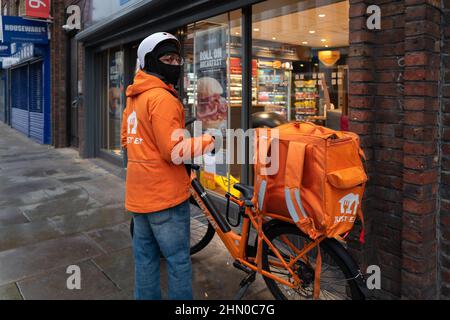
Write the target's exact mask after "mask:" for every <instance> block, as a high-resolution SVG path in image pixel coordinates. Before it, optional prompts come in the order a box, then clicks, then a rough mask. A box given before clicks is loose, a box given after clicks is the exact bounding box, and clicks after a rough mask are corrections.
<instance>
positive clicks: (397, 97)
mask: <svg viewBox="0 0 450 320" xmlns="http://www.w3.org/2000/svg"><path fill="white" fill-rule="evenodd" d="M350 2H351V7H350V19H351V21H350V52H351V57H350V61H349V68H350V86H351V88H350V97H349V99H350V110H351V111H350V116H351V129H352V130H353V131H355V132H357V133H359V134H360V135H361V136H362V138H363V144H364V148H365V150H366V152H367V154H368V157H369V161H368V167H369V172H370V178H371V182H370V187H369V188H368V191H367V194H366V200H365V203H366V205H365V212H366V216H367V219H368V224H367V244H366V245H365V246H364V247H362V248H361V247H360V246H359V245H358V244H357V243H356V242H352V243H351V246H352V249H353V252H354V253H355V256H356V257H358V260H359V261H360V262H361V264H362V265H363V267H365V266H367V265H370V264H376V265H379V266H380V267H381V269H382V291H380V292H373V296H374V297H375V298H377V297H382V298H403V299H430V298H437V297H438V296H439V290H438V284H439V283H440V282H442V283H445V281H440V277H439V273H438V266H439V263H438V262H439V259H438V258H439V252H440V253H441V264H442V266H444V262H445V261H446V260H445V257H446V255H445V254H444V252H447V251H445V247H443V246H441V247H439V241H438V239H439V236H438V234H439V229H438V226H439V224H438V217H439V215H440V213H439V206H440V201H439V200H440V199H439V187H440V186H439V176H440V160H439V159H440V157H439V144H440V130H439V124H440V122H441V121H445V119H446V118H445V116H441V113H440V97H439V94H440V92H439V90H440V88H441V86H440V76H441V71H442V69H441V67H440V60H441V54H440V45H441V30H442V28H441V23H442V22H443V21H445V20H443V17H442V12H441V4H442V3H441V1H427V0H404V1H386V0H378V1H361V0H350ZM371 4H376V5H378V6H380V8H381V13H382V21H381V30H375V31H371V30H367V27H366V19H367V14H366V9H367V7H368V6H369V5H371ZM447 21H449V19H448V18H447ZM447 23H448V22H447ZM447 49H448V47H447ZM448 62H449V65H450V59H449V60H448ZM362 73H363V74H365V76H361V74H362ZM362 79H363V81H361V80H362ZM444 91H445V90H444ZM447 92H448V93H449V98H450V90H448V91H447ZM449 101H450V99H449ZM444 111H445V110H444ZM447 135H448V134H447ZM442 149H443V152H444V153H445V150H446V149H445V144H444V145H443V148H442ZM444 163H445V160H444ZM443 177H445V173H444V172H443ZM444 182H445V181H444V179H443V184H442V187H441V188H440V189H441V193H445V192H446V191H445V187H444ZM443 196H444V194H443ZM449 198H450V197H449ZM442 203H443V204H445V200H443V201H442ZM442 207H443V210H444V211H445V209H444V208H445V206H442ZM447 207H448V206H447ZM446 222H448V220H446V219H445V218H444V214H443V213H441V231H442V230H448V224H447V226H445V223H446ZM446 234H448V231H446V232H443V239H442V243H444V238H445V235H446ZM447 240H448V238H447ZM440 249H441V250H440ZM447 263H448V260H447ZM447 266H448V264H447ZM446 270H447V271H448V269H445V268H444V267H442V272H441V274H442V276H441V278H442V280H444V279H445V272H446ZM447 275H448V273H447ZM443 286H444V287H445V285H444V284H443Z"/></svg>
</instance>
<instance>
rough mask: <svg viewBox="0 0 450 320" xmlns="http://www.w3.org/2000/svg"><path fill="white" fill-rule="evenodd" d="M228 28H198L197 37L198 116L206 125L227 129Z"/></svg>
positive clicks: (207, 126)
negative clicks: (203, 29) (201, 29)
mask: <svg viewBox="0 0 450 320" xmlns="http://www.w3.org/2000/svg"><path fill="white" fill-rule="evenodd" d="M226 30H227V29H226V28H224V27H217V28H213V29H208V30H205V31H198V32H196V33H195V37H194V52H195V74H196V79H197V108H196V111H197V119H198V120H199V121H202V123H203V129H205V130H206V129H219V130H221V131H225V130H226V129H227V124H228V101H227V50H226V45H227V41H226Z"/></svg>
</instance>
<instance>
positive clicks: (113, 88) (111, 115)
mask: <svg viewBox="0 0 450 320" xmlns="http://www.w3.org/2000/svg"><path fill="white" fill-rule="evenodd" d="M123 60H124V53H123V51H122V50H121V49H120V48H118V49H112V50H109V51H108V53H107V66H108V75H107V78H106V82H107V84H106V85H107V93H106V96H105V99H104V102H103V108H104V109H103V110H102V116H103V121H102V132H103V135H102V141H101V144H102V149H103V150H104V151H107V152H108V153H112V154H113V155H116V156H120V155H121V145H120V132H121V124H122V113H123V110H124V108H125V101H124V94H125V92H124V61H123Z"/></svg>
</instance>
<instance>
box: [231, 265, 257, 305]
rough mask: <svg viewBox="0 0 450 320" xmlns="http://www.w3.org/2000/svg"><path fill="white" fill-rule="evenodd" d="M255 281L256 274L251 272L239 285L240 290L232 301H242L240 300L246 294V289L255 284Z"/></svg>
mask: <svg viewBox="0 0 450 320" xmlns="http://www.w3.org/2000/svg"><path fill="white" fill-rule="evenodd" d="M255 280H256V272H254V271H253V272H251V273H250V274H249V275H248V276H247V277H246V278H245V279H244V280H242V282H241V285H240V287H241V289H240V290H239V292H238V293H237V294H236V296H235V297H234V299H233V300H242V298H243V297H244V295H245V294H246V293H247V291H248V289H249V288H250V286H251V285H252V284H253V282H255Z"/></svg>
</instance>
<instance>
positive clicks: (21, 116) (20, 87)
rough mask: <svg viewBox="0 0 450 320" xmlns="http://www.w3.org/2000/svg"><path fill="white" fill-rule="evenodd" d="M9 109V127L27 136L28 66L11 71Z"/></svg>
mask: <svg viewBox="0 0 450 320" xmlns="http://www.w3.org/2000/svg"><path fill="white" fill-rule="evenodd" d="M11 109H12V110H11V111H12V112H11V126H12V127H13V128H14V129H16V130H18V131H20V132H22V133H23V134H25V135H27V136H28V135H29V112H28V66H24V67H20V68H17V69H13V70H11Z"/></svg>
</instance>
